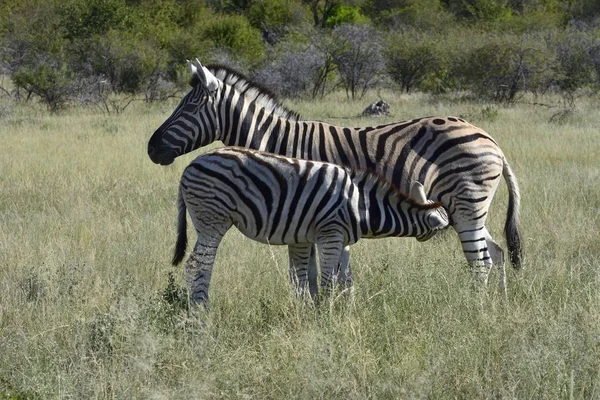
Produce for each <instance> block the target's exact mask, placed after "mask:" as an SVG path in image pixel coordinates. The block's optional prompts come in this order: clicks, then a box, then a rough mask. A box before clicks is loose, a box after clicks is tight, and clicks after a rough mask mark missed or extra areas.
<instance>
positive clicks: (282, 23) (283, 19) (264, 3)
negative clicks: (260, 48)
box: [248, 0, 307, 33]
mask: <svg viewBox="0 0 600 400" xmlns="http://www.w3.org/2000/svg"><path fill="white" fill-rule="evenodd" d="M306 14H307V13H306V10H305V9H304V8H303V7H302V6H301V5H300V4H298V3H297V2H295V1H293V0H256V1H253V2H252V4H251V6H250V8H249V9H248V20H249V21H250V23H251V24H252V26H253V27H254V28H256V29H260V30H264V29H270V30H274V31H275V32H277V33H281V32H283V31H285V30H286V29H288V28H289V27H290V26H294V25H300V24H302V23H303V22H304V21H305V20H306V18H307V15H306Z"/></svg>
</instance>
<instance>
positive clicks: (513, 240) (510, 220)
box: [502, 160, 523, 269]
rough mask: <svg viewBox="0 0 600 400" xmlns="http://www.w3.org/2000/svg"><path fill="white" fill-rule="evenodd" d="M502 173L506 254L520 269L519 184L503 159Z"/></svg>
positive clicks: (514, 265) (516, 267)
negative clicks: (505, 200) (505, 198)
mask: <svg viewBox="0 0 600 400" xmlns="http://www.w3.org/2000/svg"><path fill="white" fill-rule="evenodd" d="M502 175H503V176H504V179H505V180H506V185H507V186H508V210H507V212H506V223H505V224H504V234H505V235H506V243H507V245H508V254H509V257H510V262H511V263H512V265H513V267H514V268H515V269H521V261H522V251H523V249H522V241H521V233H520V232H519V206H520V203H521V194H520V192H519V184H518V183H517V178H516V176H515V174H514V173H513V171H512V169H511V168H510V166H509V165H508V163H507V162H506V160H504V167H503V169H502Z"/></svg>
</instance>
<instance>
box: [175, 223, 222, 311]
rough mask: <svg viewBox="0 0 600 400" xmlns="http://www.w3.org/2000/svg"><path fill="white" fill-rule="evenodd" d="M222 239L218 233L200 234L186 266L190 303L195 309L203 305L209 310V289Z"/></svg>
mask: <svg viewBox="0 0 600 400" xmlns="http://www.w3.org/2000/svg"><path fill="white" fill-rule="evenodd" d="M211 231H213V230H212V229H211ZM225 231H227V229H225ZM222 238H223V234H220V233H218V232H216V231H214V232H213V234H211V235H207V234H206V232H202V235H201V234H200V233H199V234H198V241H197V242H196V245H195V246H194V250H193V251H192V253H191V254H190V256H189V258H188V260H187V262H186V264H185V270H186V281H187V285H188V290H189V296H190V303H191V306H192V307H194V308H195V307H197V306H199V305H202V306H204V308H205V309H206V310H208V288H209V286H210V279H211V276H212V268H213V264H214V263H215V258H216V256H217V249H218V247H219V243H220V242H221V239H222Z"/></svg>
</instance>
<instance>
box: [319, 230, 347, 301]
mask: <svg viewBox="0 0 600 400" xmlns="http://www.w3.org/2000/svg"><path fill="white" fill-rule="evenodd" d="M343 238H344V235H343V234H342V233H339V232H337V234H335V233H333V234H332V233H331V232H330V233H329V234H328V233H327V232H323V235H322V237H321V238H319V239H317V248H318V250H319V260H320V261H321V288H322V289H323V290H324V292H326V293H330V292H331V288H332V287H333V285H334V281H335V269H336V267H337V266H338V264H339V263H340V261H341V256H342V251H343V249H344V243H343Z"/></svg>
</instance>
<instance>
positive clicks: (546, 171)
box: [0, 93, 600, 399]
mask: <svg viewBox="0 0 600 400" xmlns="http://www.w3.org/2000/svg"><path fill="white" fill-rule="evenodd" d="M385 99H386V100H387V101H388V102H390V103H391V105H392V113H393V116H390V117H385V118H370V119H369V118H363V119H359V118H357V117H356V115H358V114H359V113H360V112H361V111H362V109H363V108H364V107H365V106H366V102H365V103H364V104H362V103H361V104H359V103H351V102H346V101H345V100H343V97H340V98H335V97H332V98H330V99H327V100H325V101H323V102H319V103H308V102H296V103H291V104H289V106H290V107H291V108H293V109H296V110H298V111H299V112H300V113H301V114H302V115H304V116H306V117H314V118H315V119H322V120H328V121H332V122H335V123H340V124H344V125H353V126H354V125H356V126H359V125H367V124H381V123H385V122H389V121H393V120H401V119H407V118H412V117H417V116H426V115H461V116H464V117H467V118H469V119H470V120H471V121H472V122H474V123H476V124H478V125H480V126H481V127H482V128H484V129H486V130H487V131H488V132H490V133H491V134H492V135H493V136H494V138H495V139H496V140H497V141H498V142H499V144H500V146H501V148H502V149H503V151H504V152H505V154H506V156H507V158H508V160H509V162H510V163H511V165H512V166H513V169H514V170H515V172H516V174H517V177H518V178H519V182H520V186H521V191H522V214H521V219H522V230H523V234H524V239H525V262H524V270H523V271H522V272H521V273H519V274H514V273H512V272H511V273H509V275H508V285H509V286H508V289H509V291H508V299H504V297H503V296H502V294H501V292H500V291H499V290H498V289H497V287H496V282H497V275H496V274H494V275H493V276H492V278H491V279H490V287H489V290H488V291H487V293H477V292H475V291H474V290H472V289H471V287H470V285H469V275H468V273H467V271H466V263H465V261H464V258H463V255H462V252H461V250H460V245H459V242H458V240H457V237H456V235H455V234H454V232H451V231H448V232H446V233H445V234H443V235H441V236H440V237H436V238H434V239H433V240H431V241H429V242H426V243H417V242H416V241H415V240H412V239H388V240H372V241H367V240H365V241H361V242H360V243H358V244H357V245H355V246H353V248H352V263H353V264H352V265H353V268H354V273H355V280H356V284H355V302H354V304H349V303H348V302H347V300H346V298H345V297H343V296H342V297H340V298H337V299H335V300H333V301H331V302H326V303H324V304H320V305H319V306H318V307H315V306H313V305H312V304H311V303H310V302H309V301H300V300H296V299H295V298H294V296H293V295H292V293H291V291H290V289H289V284H288V281H287V255H286V251H285V248H283V247H268V246H265V245H260V244H256V243H254V242H251V241H250V240H248V239H246V238H244V237H243V236H242V235H241V234H239V233H238V232H237V231H234V230H232V231H231V232H230V233H228V235H227V236H226V238H225V240H224V241H223V243H222V245H221V247H220V249H219V254H218V258H217V263H216V265H215V269H214V275H213V282H212V286H211V311H210V312H209V313H208V314H206V315H204V316H203V323H202V324H201V323H199V321H197V320H196V319H194V318H189V317H188V316H187V314H186V312H185V309H184V307H182V306H181V304H182V303H181V301H180V300H181V296H182V290H183V287H184V283H183V279H182V276H183V274H182V270H181V269H175V270H174V269H173V268H172V267H171V266H170V265H169V260H170V258H171V252H172V249H173V246H174V243H175V224H176V207H175V199H176V193H177V185H178V181H179V177H180V173H181V171H182V170H183V168H184V167H185V166H186V165H187V163H188V162H189V160H190V159H192V158H193V157H194V156H195V154H194V155H187V156H185V157H182V158H180V159H178V161H176V163H175V164H174V165H172V166H169V167H160V166H156V165H154V164H152V163H151V162H150V160H149V159H148V157H147V156H146V152H145V146H146V142H147V139H148V138H149V136H150V134H151V133H152V132H153V130H154V129H155V128H156V127H158V126H159V125H160V123H161V122H162V121H163V120H164V118H165V117H166V116H167V115H168V114H169V112H170V111H171V109H172V108H171V107H172V106H173V105H172V104H168V105H164V106H161V107H150V108H145V107H143V106H142V105H138V106H137V108H132V109H128V110H127V112H125V113H123V114H120V115H114V116H106V115H96V114H94V113H91V112H87V111H85V110H77V111H72V112H68V113H64V114H62V115H58V116H50V115H47V114H45V113H43V112H39V111H36V110H35V109H29V108H16V109H14V110H12V111H11V113H10V114H8V115H7V116H4V117H3V120H2V121H0V122H1V124H0V141H1V143H2V145H1V146H0V171H1V174H0V398H206V399H212V398H245V399H252V398H256V399H262V398H306V399H312V398H338V397H339V398H357V399H362V398H378V399H379V398H411V399H413V398H597V397H599V396H600V311H599V310H600V274H599V265H600V231H599V230H600V163H599V161H598V160H600V140H599V139H600V135H599V133H598V126H599V125H600V114H598V113H597V111H596V110H597V103H596V102H594V101H591V100H590V101H585V102H582V103H581V104H580V105H579V108H578V111H577V112H575V113H574V114H572V115H570V117H569V118H567V119H564V120H561V122H562V123H561V124H557V123H551V122H549V121H550V118H551V117H552V115H553V112H552V111H551V110H548V109H546V108H540V107H535V106H528V105H520V106H514V107H510V108H501V107H500V108H499V107H495V106H489V105H484V104H476V103H470V102H465V101H456V100H453V101H450V100H447V101H432V100H430V99H429V98H428V97H426V96H421V95H412V96H406V95H404V96H396V95H395V94H393V93H387V97H386V98H385ZM369 100H370V99H369ZM506 204H507V194H506V189H505V187H504V184H501V187H500V190H499V191H498V193H497V194H496V198H495V200H494V204H493V205H492V209H491V212H490V216H489V222H488V226H489V229H490V231H491V232H492V234H493V235H494V236H495V238H496V240H497V241H498V242H499V243H501V244H502V245H503V246H504V247H505V245H504V239H503V237H502V226H503V222H504V217H505V212H506ZM190 234H192V235H193V233H192V232H190ZM509 268H510V267H509ZM170 272H172V273H173V277H174V281H169V273H170ZM11 396H12V397H11Z"/></svg>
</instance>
